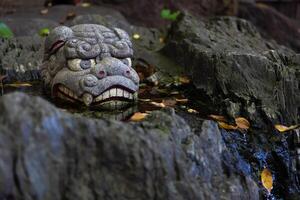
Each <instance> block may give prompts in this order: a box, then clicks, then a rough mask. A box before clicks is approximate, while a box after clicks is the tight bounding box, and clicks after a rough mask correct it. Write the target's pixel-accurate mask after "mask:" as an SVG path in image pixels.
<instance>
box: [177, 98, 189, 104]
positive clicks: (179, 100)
mask: <svg viewBox="0 0 300 200" xmlns="http://www.w3.org/2000/svg"><path fill="white" fill-rule="evenodd" d="M188 101H189V100H188V99H176V102H178V103H187V102H188Z"/></svg>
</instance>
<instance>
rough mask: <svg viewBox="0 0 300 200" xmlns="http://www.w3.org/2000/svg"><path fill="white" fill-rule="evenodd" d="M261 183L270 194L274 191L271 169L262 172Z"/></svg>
mask: <svg viewBox="0 0 300 200" xmlns="http://www.w3.org/2000/svg"><path fill="white" fill-rule="evenodd" d="M260 176H261V182H262V185H263V186H264V188H266V189H267V190H268V192H269V193H270V192H271V190H272V189H273V176H272V173H271V171H270V170H269V169H267V168H265V169H264V170H263V171H262V172H261V175H260Z"/></svg>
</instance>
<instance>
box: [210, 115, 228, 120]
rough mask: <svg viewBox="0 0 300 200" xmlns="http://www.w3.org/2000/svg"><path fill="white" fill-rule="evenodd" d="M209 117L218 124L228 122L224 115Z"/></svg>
mask: <svg viewBox="0 0 300 200" xmlns="http://www.w3.org/2000/svg"><path fill="white" fill-rule="evenodd" d="M208 117H210V118H211V119H213V120H216V121H218V122H226V121H227V120H226V118H225V117H224V116H222V115H209V116H208Z"/></svg>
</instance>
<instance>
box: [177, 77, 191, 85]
mask: <svg viewBox="0 0 300 200" xmlns="http://www.w3.org/2000/svg"><path fill="white" fill-rule="evenodd" d="M179 82H180V83H181V84H189V83H190V82H191V80H190V79H189V78H188V77H187V76H180V77H179Z"/></svg>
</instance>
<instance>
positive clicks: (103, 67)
mask: <svg viewBox="0 0 300 200" xmlns="http://www.w3.org/2000/svg"><path fill="white" fill-rule="evenodd" d="M93 74H94V75H95V76H96V77H97V78H98V79H103V78H106V77H108V76H124V77H127V78H129V79H131V80H132V81H134V82H135V83H138V75H137V73H136V72H135V71H134V69H133V68H131V67H129V66H127V65H126V64H124V63H123V62H122V61H120V60H118V59H116V58H104V59H103V60H102V61H101V62H99V63H98V64H97V65H96V66H95V68H94V69H93Z"/></svg>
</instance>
